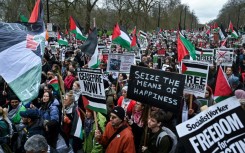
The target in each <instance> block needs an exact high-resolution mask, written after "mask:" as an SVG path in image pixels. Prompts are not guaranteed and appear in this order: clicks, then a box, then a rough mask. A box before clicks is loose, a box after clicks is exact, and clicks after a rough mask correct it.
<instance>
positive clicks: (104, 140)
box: [95, 106, 135, 153]
mask: <svg viewBox="0 0 245 153" xmlns="http://www.w3.org/2000/svg"><path fill="white" fill-rule="evenodd" d="M124 118H125V111H124V109H123V108H122V107H118V106H117V107H115V108H114V109H113V110H112V112H111V114H110V122H108V123H107V125H106V128H105V131H104V133H103V135H102V134H101V132H100V131H99V130H95V139H96V141H97V142H99V143H100V144H102V145H103V146H104V148H105V149H106V151H105V152H106V153H112V152H115V153H116V152H117V153H118V152H127V153H135V145H134V137H133V133H132V131H131V128H130V127H129V126H128V124H127V123H126V121H125V120H124ZM118 130H120V132H117V131H118ZM115 133H117V134H116V135H115ZM113 135H114V137H113V139H112V138H111V137H112V136H113Z"/></svg>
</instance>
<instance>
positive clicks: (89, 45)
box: [81, 28, 100, 68]
mask: <svg viewBox="0 0 245 153" xmlns="http://www.w3.org/2000/svg"><path fill="white" fill-rule="evenodd" d="M81 51H82V52H84V53H85V54H86V55H88V56H90V57H91V59H90V61H89V62H88V67H89V68H98V67H99V65H100V60H99V51H98V38H97V29H96V28H94V29H92V31H91V33H90V34H89V36H88V38H87V40H86V41H85V42H84V43H83V45H82V46H81Z"/></svg>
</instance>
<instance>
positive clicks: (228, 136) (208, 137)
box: [176, 97, 245, 153]
mask: <svg viewBox="0 0 245 153" xmlns="http://www.w3.org/2000/svg"><path fill="white" fill-rule="evenodd" d="M233 98H235V97H233ZM176 129H177V133H178V135H179V138H180V140H179V141H180V142H182V143H183V144H184V147H185V152H188V153H227V152H232V153H234V152H237V153H238V152H239V153H241V152H245V117H244V110H242V108H241V106H240V103H239V102H238V100H237V99H236V98H235V99H233V100H231V101H224V102H221V103H218V104H216V105H213V106H211V107H209V108H208V109H207V110H205V111H203V112H201V113H199V114H198V115H196V116H195V117H193V118H191V119H189V120H187V121H185V122H183V123H181V124H179V125H177V126H176Z"/></svg>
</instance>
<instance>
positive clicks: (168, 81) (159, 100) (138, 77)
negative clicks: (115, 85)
mask: <svg viewBox="0 0 245 153" xmlns="http://www.w3.org/2000/svg"><path fill="white" fill-rule="evenodd" d="M184 81H185V76H184V75H181V74H176V73H169V72H164V71H160V70H154V69H149V68H145V67H140V66H131V69H130V76H129V82H128V92H127V97H128V98H130V99H134V100H137V101H140V102H142V103H145V104H149V105H152V106H156V107H159V108H162V109H164V110H167V111H171V112H178V110H179V104H180V102H181V99H182V96H183V88H184Z"/></svg>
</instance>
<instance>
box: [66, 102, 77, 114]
mask: <svg viewBox="0 0 245 153" xmlns="http://www.w3.org/2000/svg"><path fill="white" fill-rule="evenodd" d="M74 105H75V104H74V103H72V104H71V105H70V106H67V107H66V108H65V109H64V111H65V113H66V114H71V113H72V108H73V107H74Z"/></svg>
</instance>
